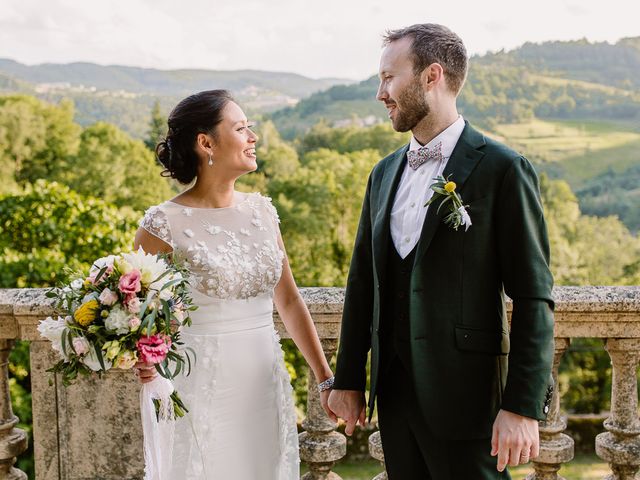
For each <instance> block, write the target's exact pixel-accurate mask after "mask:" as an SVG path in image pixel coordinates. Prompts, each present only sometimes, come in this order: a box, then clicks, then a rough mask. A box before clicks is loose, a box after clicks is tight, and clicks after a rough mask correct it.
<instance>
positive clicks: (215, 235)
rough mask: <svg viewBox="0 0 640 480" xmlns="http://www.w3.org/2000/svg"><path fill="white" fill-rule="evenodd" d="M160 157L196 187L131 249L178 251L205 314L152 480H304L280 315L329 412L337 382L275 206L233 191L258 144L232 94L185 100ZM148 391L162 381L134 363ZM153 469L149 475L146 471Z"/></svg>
mask: <svg viewBox="0 0 640 480" xmlns="http://www.w3.org/2000/svg"><path fill="white" fill-rule="evenodd" d="M168 127H169V129H168V132H167V136H166V139H165V140H164V141H162V142H160V143H159V144H158V146H157V148H156V154H157V156H158V159H159V160H160V162H161V163H162V164H163V165H164V167H165V168H166V170H165V172H163V173H164V174H166V175H168V176H169V175H170V176H171V177H172V178H175V179H177V180H178V181H179V182H181V183H183V184H190V183H191V182H192V181H193V180H194V179H195V183H194V184H193V186H192V187H191V188H189V189H187V190H186V191H184V192H183V193H181V194H180V195H178V196H176V197H175V198H173V199H171V200H167V201H165V202H163V203H161V204H159V205H157V206H154V207H151V208H150V209H149V210H147V212H146V213H145V215H144V217H143V218H142V220H141V221H140V228H139V229H138V231H137V233H136V238H135V248H136V249H137V248H138V247H140V246H141V247H142V248H143V249H144V250H145V251H146V252H150V253H160V252H166V253H170V254H171V255H172V257H173V258H174V259H175V260H176V261H177V260H180V261H181V262H183V263H184V264H185V265H186V267H187V268H188V270H189V271H190V273H191V275H192V279H191V282H190V283H191V287H192V288H191V295H192V297H193V300H194V303H195V304H196V305H198V310H196V311H195V312H192V313H191V318H192V320H193V324H192V326H191V327H187V328H185V329H184V330H183V331H182V338H183V341H184V343H185V347H187V346H189V347H192V348H193V349H194V350H195V352H196V357H197V363H196V366H195V367H194V368H193V370H192V372H191V375H189V376H188V377H184V376H182V375H180V376H178V377H177V378H176V379H175V380H174V384H175V388H176V390H177V391H178V392H179V393H180V396H181V397H182V399H183V401H184V403H185V405H186V406H187V408H188V409H189V413H187V415H186V416H185V417H183V418H180V419H178V420H177V421H176V422H175V431H174V432H173V433H172V434H171V435H169V434H163V433H160V432H161V430H158V429H156V430H155V431H154V433H152V432H149V431H145V436H147V435H152V434H153V435H156V436H158V435H160V436H162V435H165V437H167V438H160V439H158V438H156V439H154V441H164V442H167V441H168V442H170V443H171V446H172V448H171V449H170V453H169V454H168V455H165V456H166V457H170V458H163V459H156V460H153V461H150V459H152V458H153V455H150V454H149V452H145V458H146V462H147V465H146V475H145V479H147V480H168V479H171V480H175V479H189V480H196V479H197V480H214V479H234V480H257V479H260V480H294V479H295V480H297V479H298V478H299V456H298V435H297V431H296V418H295V410H294V404H293V397H292V388H291V385H290V378H289V375H288V373H287V370H286V369H285V365H284V360H283V354H282V349H281V347H280V343H279V338H278V334H277V333H276V331H275V328H274V324H273V318H272V311H273V305H274V303H275V306H276V308H277V310H278V313H279V315H280V318H281V319H282V321H283V322H284V325H285V327H286V329H287V331H288V332H289V334H290V335H291V337H292V338H293V340H294V341H295V343H296V345H297V346H298V348H299V349H300V350H301V352H302V354H303V355H304V357H305V359H306V360H307V363H309V365H310V366H311V368H312V370H313V373H314V375H315V377H316V379H317V380H318V381H319V382H321V383H320V388H319V389H324V390H323V391H322V392H321V400H322V405H323V407H324V408H325V410H326V411H327V412H328V414H329V415H330V416H331V418H333V419H334V420H335V417H334V416H333V415H332V414H331V413H330V411H329V410H328V407H327V398H328V394H329V389H330V387H331V384H332V379H333V377H332V373H331V370H330V368H329V365H328V363H327V361H326V359H325V357H324V354H323V351H322V347H321V345H320V340H319V339H318V335H317V333H316V330H315V327H314V325H313V321H312V319H311V316H310V314H309V311H308V310H307V307H306V305H305V304H304V302H303V300H302V298H301V296H300V294H299V292H298V289H297V287H296V284H295V282H294V279H293V276H292V274H291V269H290V267H289V262H288V260H287V257H286V254H285V249H284V245H283V243H282V238H281V236H280V231H279V227H278V223H279V219H278V214H277V213H276V210H275V208H274V207H273V205H272V204H271V200H270V198H268V197H264V196H262V195H260V194H259V193H241V192H238V191H236V190H235V188H234V185H235V182H236V180H237V179H238V178H239V177H240V176H241V175H243V174H245V173H248V172H252V171H254V170H256V168H257V164H256V148H255V147H256V142H257V140H258V137H257V135H256V134H255V133H253V131H252V130H251V127H252V125H251V124H250V123H249V122H248V121H247V118H246V117H245V115H244V113H243V112H242V110H241V109H240V107H239V106H238V105H237V104H236V103H235V102H234V100H233V98H232V97H231V95H230V94H229V93H228V92H227V91H224V90H211V91H205V92H200V93H197V94H195V95H191V96H189V97H187V98H185V99H184V100H182V101H181V102H180V103H179V104H178V105H177V106H176V107H175V108H174V109H173V111H172V112H171V114H170V115H169V119H168ZM136 367H137V368H138V370H137V372H138V373H137V375H138V377H139V378H140V381H141V382H142V383H148V382H153V381H156V380H159V379H160V377H156V375H157V374H156V372H155V368H154V367H153V366H152V365H150V364H145V363H138V364H137V365H136ZM150 463H153V465H150Z"/></svg>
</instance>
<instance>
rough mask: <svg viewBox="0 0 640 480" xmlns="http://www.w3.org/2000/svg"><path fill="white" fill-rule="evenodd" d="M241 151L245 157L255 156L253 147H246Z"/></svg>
mask: <svg viewBox="0 0 640 480" xmlns="http://www.w3.org/2000/svg"><path fill="white" fill-rule="evenodd" d="M242 153H244V154H245V155H246V156H247V157H250V158H253V159H255V158H256V149H255V147H252V148H247V149H246V150H244V151H243V152H242Z"/></svg>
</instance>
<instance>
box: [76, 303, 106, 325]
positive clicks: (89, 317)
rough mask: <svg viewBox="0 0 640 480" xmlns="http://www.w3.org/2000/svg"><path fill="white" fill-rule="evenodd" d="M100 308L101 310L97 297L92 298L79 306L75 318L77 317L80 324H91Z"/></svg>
mask: <svg viewBox="0 0 640 480" xmlns="http://www.w3.org/2000/svg"><path fill="white" fill-rule="evenodd" d="M98 310H100V304H99V303H98V301H97V300H96V299H95V298H92V299H91V300H89V301H88V302H85V303H83V304H82V305H80V306H79V307H78V309H77V310H76V311H75V313H74V314H73V318H75V320H76V322H78V323H79V324H80V325H82V326H83V327H86V326H88V325H91V324H92V323H93V321H94V320H95V319H96V316H97V314H98Z"/></svg>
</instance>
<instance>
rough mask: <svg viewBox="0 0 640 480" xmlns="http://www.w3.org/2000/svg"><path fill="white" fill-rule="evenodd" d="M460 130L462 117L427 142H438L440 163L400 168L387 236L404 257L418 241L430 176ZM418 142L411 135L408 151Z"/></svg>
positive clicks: (444, 160)
mask: <svg viewBox="0 0 640 480" xmlns="http://www.w3.org/2000/svg"><path fill="white" fill-rule="evenodd" d="M462 130H464V119H463V118H462V116H458V119H457V120H456V121H455V122H453V123H452V124H451V125H449V126H448V127H447V128H446V129H445V130H444V131H442V132H441V133H440V134H438V135H437V136H436V137H435V138H433V140H431V141H430V142H429V143H427V145H426V146H427V147H433V146H434V145H436V144H437V143H438V142H442V157H443V158H442V160H441V161H440V162H426V163H423V164H422V165H420V166H419V167H418V168H417V169H416V170H414V169H412V168H411V167H410V166H409V163H408V162H405V166H404V171H403V172H402V177H401V178H400V183H399V184H398V190H397V191H396V196H395V198H394V200H393V207H392V208H391V223H390V227H391V238H392V240H393V244H394V245H395V247H396V250H397V251H398V254H399V255H400V257H402V258H405V257H406V256H407V255H409V253H411V250H413V248H414V247H415V246H416V244H417V243H418V240H420V233H421V232H422V224H423V223H424V219H425V217H426V215H427V208H428V207H425V206H424V204H425V203H427V202H428V201H429V199H430V198H431V195H433V190H431V189H430V188H429V187H430V186H431V184H432V183H433V179H434V177H437V176H438V175H442V172H443V171H444V169H445V167H446V166H447V162H448V161H449V157H450V156H451V152H453V149H454V147H455V146H456V143H458V140H459V139H460V135H462ZM420 147H422V145H421V144H420V143H419V142H418V141H417V140H416V139H415V137H411V145H410V146H409V150H417V149H418V148H420Z"/></svg>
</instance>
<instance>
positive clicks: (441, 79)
mask: <svg viewBox="0 0 640 480" xmlns="http://www.w3.org/2000/svg"><path fill="white" fill-rule="evenodd" d="M420 82H421V83H422V86H423V88H424V89H425V91H428V90H433V89H434V88H437V87H438V86H440V85H442V86H444V87H446V83H447V82H446V80H445V76H444V69H443V68H442V65H440V64H439V63H437V62H434V63H432V64H431V65H429V66H427V67H425V69H424V70H422V73H421V74H420Z"/></svg>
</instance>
